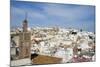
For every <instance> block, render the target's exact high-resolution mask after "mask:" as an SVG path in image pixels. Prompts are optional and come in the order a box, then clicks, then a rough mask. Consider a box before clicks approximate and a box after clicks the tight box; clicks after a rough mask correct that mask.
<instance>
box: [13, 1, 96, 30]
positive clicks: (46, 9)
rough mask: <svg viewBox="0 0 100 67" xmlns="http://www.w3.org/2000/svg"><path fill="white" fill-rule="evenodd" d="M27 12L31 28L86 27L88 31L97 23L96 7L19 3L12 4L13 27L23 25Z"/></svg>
mask: <svg viewBox="0 0 100 67" xmlns="http://www.w3.org/2000/svg"><path fill="white" fill-rule="evenodd" d="M15 4H16V5H15ZM18 4H19V5H20V6H18ZM25 12H27V13H28V21H29V22H30V24H29V25H30V26H33V25H34V26H35V25H40V26H54V25H58V26H61V27H74V28H84V26H85V25H86V26H87V27H86V28H87V30H88V29H90V27H92V29H93V28H94V25H93V24H94V23H95V8H94V6H85V5H84V6H83V5H71V4H68V5H66V4H50V3H35V2H34V3H30V2H29V3H28V2H21V3H20V2H17V3H14V4H11V25H19V24H21V21H22V20H23V19H24V18H25Z"/></svg>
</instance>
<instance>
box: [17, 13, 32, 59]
mask: <svg viewBox="0 0 100 67" xmlns="http://www.w3.org/2000/svg"><path fill="white" fill-rule="evenodd" d="M22 24H23V32H21V33H20V34H19V59H22V58H30V52H31V51H30V48H31V33H30V32H28V30H27V29H28V21H27V14H26V16H25V19H24V21H23V23H22Z"/></svg>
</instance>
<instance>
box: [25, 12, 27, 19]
mask: <svg viewBox="0 0 100 67" xmlns="http://www.w3.org/2000/svg"><path fill="white" fill-rule="evenodd" d="M25 20H27V12H25Z"/></svg>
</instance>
